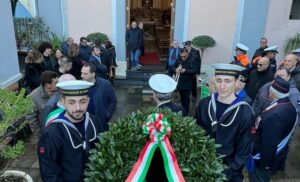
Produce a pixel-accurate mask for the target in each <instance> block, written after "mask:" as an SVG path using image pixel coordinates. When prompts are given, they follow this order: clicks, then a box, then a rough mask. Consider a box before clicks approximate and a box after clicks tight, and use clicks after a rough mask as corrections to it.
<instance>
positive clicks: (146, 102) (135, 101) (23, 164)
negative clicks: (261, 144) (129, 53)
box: [9, 86, 300, 182]
mask: <svg viewBox="0 0 300 182" xmlns="http://www.w3.org/2000/svg"><path fill="white" fill-rule="evenodd" d="M115 92H116V95H117V99H118V104H117V108H116V111H115V113H114V115H113V118H112V121H116V120H117V119H118V118H120V117H122V116H125V115H128V114H130V113H132V112H135V111H136V110H137V109H141V108H144V107H149V106H154V105H155V104H154V102H153V100H152V95H151V94H149V93H147V91H146V93H145V91H144V93H145V94H143V87H142V86H116V87H115ZM174 100H177V101H178V95H177V94H174ZM195 105H196V101H192V102H191V107H192V109H191V112H192V113H194V109H195ZM191 115H193V114H191ZM36 143H37V140H36V139H35V138H34V137H31V139H30V141H29V142H28V143H26V153H25V155H24V156H22V157H21V158H19V159H16V160H14V161H12V162H11V164H10V166H9V168H11V169H19V170H22V171H25V172H28V173H29V174H30V175H31V176H32V177H33V179H34V181H40V177H39V168H38V160H37V155H36ZM299 151H300V131H299V128H298V129H297V130H296V132H295V135H294V137H293V139H292V142H291V144H290V152H289V155H288V160H287V164H286V170H285V172H283V173H281V174H277V175H276V176H274V178H273V180H272V181H278V182H279V181H282V182H288V181H290V182H297V181H299V182H300V155H299ZM245 175H247V174H246V173H245ZM245 181H247V178H246V179H245Z"/></svg>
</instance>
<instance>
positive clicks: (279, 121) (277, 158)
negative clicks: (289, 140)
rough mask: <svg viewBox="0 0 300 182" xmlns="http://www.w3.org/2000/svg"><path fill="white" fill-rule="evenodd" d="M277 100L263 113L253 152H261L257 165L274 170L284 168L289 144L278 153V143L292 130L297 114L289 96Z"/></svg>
mask: <svg viewBox="0 0 300 182" xmlns="http://www.w3.org/2000/svg"><path fill="white" fill-rule="evenodd" d="M277 102H278V104H277V105H273V104H272V105H271V106H270V107H269V108H268V109H267V110H265V111H264V112H263V113H262V114H261V116H260V117H261V120H260V122H259V125H258V128H257V130H256V136H255V145H254V150H253V152H252V154H253V155H255V154H256V153H260V160H255V166H256V167H260V168H261V169H265V168H266V167H270V169H271V170H272V171H273V172H275V171H278V170H284V165H285V160H286V156H287V152H288V145H287V146H286V147H285V148H284V149H283V150H282V151H281V152H280V153H279V154H277V155H276V150H277V145H278V144H279V143H280V142H281V141H282V140H283V139H284V138H285V137H286V136H287V135H288V134H289V133H290V132H291V131H292V128H293V127H294V124H295V122H296V115H297V114H296V110H295V108H294V106H293V104H292V103H291V102H290V100H289V98H288V97H285V98H282V99H279V100H278V101H277Z"/></svg>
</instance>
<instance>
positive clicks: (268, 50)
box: [264, 46, 278, 53]
mask: <svg viewBox="0 0 300 182" xmlns="http://www.w3.org/2000/svg"><path fill="white" fill-rule="evenodd" d="M277 48H278V46H272V47H268V48H265V49H264V52H276V53H278V51H277Z"/></svg>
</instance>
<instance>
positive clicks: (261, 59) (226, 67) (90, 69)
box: [24, 22, 300, 182]
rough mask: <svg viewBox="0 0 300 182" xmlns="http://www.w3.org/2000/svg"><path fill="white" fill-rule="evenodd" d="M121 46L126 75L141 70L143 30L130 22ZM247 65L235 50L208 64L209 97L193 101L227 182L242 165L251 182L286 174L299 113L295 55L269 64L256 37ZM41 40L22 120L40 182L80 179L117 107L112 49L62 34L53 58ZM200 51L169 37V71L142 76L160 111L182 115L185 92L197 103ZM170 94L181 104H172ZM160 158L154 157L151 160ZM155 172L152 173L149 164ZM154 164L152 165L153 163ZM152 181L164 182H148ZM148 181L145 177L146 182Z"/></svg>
mask: <svg viewBox="0 0 300 182" xmlns="http://www.w3.org/2000/svg"><path fill="white" fill-rule="evenodd" d="M131 26H132V27H131V28H130V29H129V30H128V31H127V34H126V41H127V44H128V49H129V52H130V58H131V69H132V70H137V69H139V67H140V66H139V64H138V60H139V56H140V54H141V50H142V49H143V46H144V45H143V41H142V39H143V38H142V37H143V34H142V33H143V32H142V24H140V25H139V27H140V28H137V23H136V22H132V24H131ZM260 44H261V45H260V47H259V48H258V49H257V50H256V52H255V54H254V56H253V57H252V60H250V59H249V58H248V54H247V52H248V51H249V48H248V47H247V46H246V45H244V44H241V43H238V44H237V45H236V49H235V51H236V55H235V56H234V59H233V61H232V62H230V63H219V64H213V65H212V66H213V67H214V69H215V77H213V78H212V79H211V81H210V91H211V95H210V96H208V97H205V98H203V99H201V100H200V101H199V103H198V105H197V108H196V112H195V116H194V118H195V120H196V122H197V124H198V125H199V126H201V127H203V128H204V129H205V130H206V132H207V134H208V135H209V136H210V137H212V138H215V141H216V143H218V144H221V147H219V148H218V149H217V152H218V154H220V155H222V156H224V157H223V158H222V159H223V161H224V163H225V164H226V165H228V167H229V168H228V169H226V171H225V174H226V178H227V180H228V181H234V182H239V181H243V172H242V171H243V168H244V166H245V164H247V167H248V169H249V179H250V181H251V182H257V181H269V180H270V178H271V176H272V174H274V173H275V172H277V171H279V170H281V171H282V170H284V166H285V160H286V157H287V153H288V143H289V141H290V139H291V136H292V134H293V131H294V129H295V128H296V126H297V122H298V114H300V107H299V102H300V94H299V89H300V66H299V65H300V64H299V61H300V49H297V50H294V51H292V52H291V53H290V54H288V55H286V56H285V58H284V60H282V61H280V62H278V61H276V54H277V53H278V52H277V46H270V47H269V46H268V45H267V39H266V38H262V39H261V42H260ZM52 49H53V47H52V45H51V44H50V43H49V42H43V43H41V44H40V46H39V48H38V50H32V51H30V52H29V53H28V55H27V57H26V60H25V63H26V65H25V75H24V80H25V81H26V87H27V89H28V94H29V95H28V97H30V98H31V99H32V102H33V111H32V113H30V114H29V115H28V116H27V118H28V120H29V125H30V128H31V130H32V132H33V133H34V135H35V136H36V137H37V138H38V139H39V144H38V155H39V164H40V171H41V178H42V179H43V181H83V171H84V166H85V163H86V162H87V160H88V152H89V150H90V149H92V148H94V147H95V142H97V140H98V139H97V137H96V136H97V135H98V134H99V133H101V132H104V131H107V130H109V127H108V122H109V121H110V119H111V117H112V114H113V112H114V110H115V108H116V104H117V98H116V96H115V93H114V90H113V86H112V83H113V77H115V69H116V66H117V64H116V60H115V59H116V53H115V48H114V46H113V45H112V43H111V42H110V41H106V42H105V43H104V44H103V45H102V42H101V41H100V40H96V41H95V42H93V45H92V46H90V45H89V44H88V40H87V38H85V37H81V38H80V43H79V45H78V44H76V43H74V40H73V38H71V37H69V38H68V39H67V40H66V41H65V42H63V43H62V45H61V47H60V48H59V49H57V50H55V54H54V55H52ZM200 70H201V58H200V52H199V51H198V50H197V49H195V48H193V47H192V42H191V41H186V42H184V47H182V48H179V46H178V41H176V40H174V41H173V42H172V44H171V47H170V49H169V57H168V60H167V74H165V75H154V76H153V77H151V78H150V80H149V85H150V87H151V88H152V89H153V98H154V101H155V102H156V103H157V107H159V108H165V107H167V108H170V109H171V110H172V111H173V112H182V114H183V116H188V115H189V114H190V97H191V96H190V95H191V94H192V96H193V97H194V98H195V99H196V98H197V75H199V74H200ZM175 90H177V91H178V92H179V95H180V102H181V105H178V104H174V103H172V102H171V98H172V92H173V91H175ZM157 155H159V153H156V154H155V156H156V157H157ZM156 157H154V158H156ZM151 168H152V170H154V171H155V169H156V168H157V167H153V166H152V167H151V166H150V169H151ZM158 168H159V167H158ZM155 180H156V181H157V180H158V181H160V180H165V179H164V178H159V176H157V178H155ZM150 181H151V180H150Z"/></svg>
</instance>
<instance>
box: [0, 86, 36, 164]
mask: <svg viewBox="0 0 300 182" xmlns="http://www.w3.org/2000/svg"><path fill="white" fill-rule="evenodd" d="M0 110H1V112H2V113H3V116H2V117H3V118H2V120H1V121H0V156H1V157H4V158H16V157H17V156H19V155H22V154H23V152H24V146H23V143H22V142H18V143H17V145H15V146H13V147H11V146H9V145H7V144H8V141H7V140H8V139H9V137H10V135H8V133H7V132H9V133H10V134H11V133H16V132H18V131H19V130H20V129H21V128H22V127H24V125H25V124H26V123H27V122H26V120H25V119H24V116H25V115H26V114H28V113H29V112H31V111H32V102H31V100H30V99H29V98H26V97H25V90H24V89H22V90H21V92H20V93H19V94H18V95H17V94H16V93H14V92H11V91H9V90H6V89H0ZM8 129H9V131H8ZM22 146H23V147H22Z"/></svg>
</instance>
